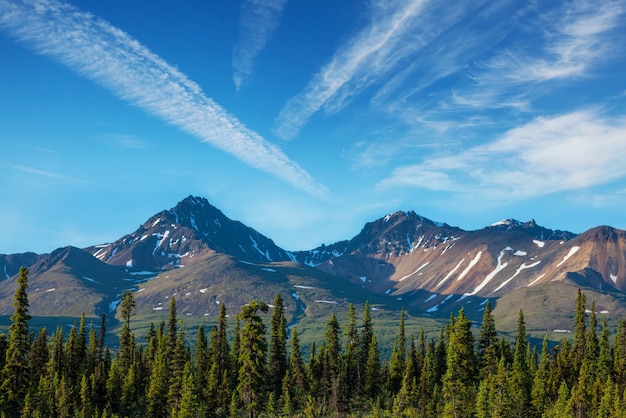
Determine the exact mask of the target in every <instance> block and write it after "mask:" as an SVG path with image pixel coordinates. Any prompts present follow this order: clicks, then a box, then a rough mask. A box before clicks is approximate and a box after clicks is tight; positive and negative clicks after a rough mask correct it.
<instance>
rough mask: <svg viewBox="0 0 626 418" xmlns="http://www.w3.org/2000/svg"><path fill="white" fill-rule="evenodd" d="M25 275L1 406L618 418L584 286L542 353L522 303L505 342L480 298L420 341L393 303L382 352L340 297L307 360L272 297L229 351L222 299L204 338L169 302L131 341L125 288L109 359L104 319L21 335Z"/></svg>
mask: <svg viewBox="0 0 626 418" xmlns="http://www.w3.org/2000/svg"><path fill="white" fill-rule="evenodd" d="M23 273H24V274H23V276H22V277H21V278H20V280H19V285H20V286H19V287H18V290H17V291H16V297H15V304H14V306H15V314H14V315H13V317H12V320H13V324H12V326H11V328H10V330H11V333H10V335H9V336H8V338H7V336H6V335H0V354H2V353H4V356H2V357H0V363H2V364H3V367H2V369H1V375H0V382H1V390H0V394H1V396H2V398H1V399H0V400H1V403H0V405H1V406H2V411H0V412H1V414H0V416H7V417H52V416H54V417H72V418H73V417H79V418H83V417H85V418H101V417H163V418H165V417H168V418H169V417H180V418H182V417H185V418H187V417H215V418H218V417H220V418H221V417H228V416H232V417H238V418H239V417H242V416H250V417H252V416H259V417H260V416H268V417H277V416H284V417H291V416H293V417H309V416H311V417H313V416H359V417H391V416H398V417H401V416H415V417H418V418H439V417H448V416H449V417H476V418H483V417H484V418H487V417H490V418H491V417H528V418H539V417H542V418H543V417H545V418H549V417H597V418H609V417H620V416H624V413H623V411H624V409H625V407H626V399H625V398H624V393H625V390H626V322H625V321H620V322H619V325H618V329H617V332H616V335H615V337H614V338H610V330H609V329H608V326H607V324H606V321H603V323H602V327H601V328H602V329H601V333H600V335H598V332H599V330H598V328H599V327H598V324H597V319H596V317H595V312H594V311H595V309H594V304H593V303H592V309H591V313H588V312H586V309H582V308H584V306H585V299H584V295H583V294H582V293H579V295H578V299H577V301H578V310H577V312H578V315H577V318H576V324H575V327H576V328H575V331H574V335H573V338H572V340H571V341H570V340H567V339H564V340H563V341H561V342H560V343H559V344H558V345H557V346H555V347H553V348H552V349H550V348H549V345H548V340H547V339H545V340H544V342H543V344H542V346H541V349H540V350H539V348H538V347H533V346H532V345H531V344H530V342H529V340H528V337H527V335H526V328H525V323H524V315H523V312H521V311H520V313H519V316H518V329H517V335H516V336H515V341H514V343H513V344H511V342H510V341H509V340H507V339H505V338H504V337H501V336H499V335H498V333H497V332H496V327H495V321H494V319H493V316H492V314H491V306H490V305H489V304H486V306H485V313H484V316H483V321H482V324H481V327H480V329H475V330H474V332H473V330H472V326H471V323H470V321H469V319H468V318H467V317H466V316H465V312H464V311H463V310H461V311H460V312H459V313H458V316H454V315H453V316H452V317H451V318H450V322H449V324H448V325H447V326H446V327H443V328H441V330H440V333H439V336H438V337H437V338H428V339H427V338H426V336H425V335H424V332H423V330H421V331H420V334H419V336H418V337H417V339H414V337H413V336H411V337H410V338H408V339H407V338H406V337H405V334H404V332H405V330H404V320H405V319H406V316H405V314H404V313H403V314H402V316H401V318H400V320H399V326H398V330H397V333H396V335H395V341H394V349H393V351H392V353H391V354H390V355H389V357H388V358H382V357H381V352H380V351H379V336H377V335H376V332H375V330H374V328H373V326H372V323H371V317H370V310H369V307H367V309H366V310H365V311H364V312H363V318H362V322H361V323H362V325H361V326H360V327H357V325H356V324H357V323H358V322H359V321H358V319H357V317H356V313H355V310H354V308H353V307H351V309H350V310H349V313H348V315H347V317H343V318H338V317H337V315H335V314H331V315H330V319H329V321H328V322H327V323H326V330H325V335H324V339H323V340H322V341H319V343H320V344H319V345H317V346H316V344H315V343H313V344H312V345H311V348H310V353H309V357H308V361H305V359H304V358H303V353H302V351H301V347H300V339H299V335H298V331H297V329H296V327H293V328H292V329H291V336H290V338H289V339H287V338H286V332H287V328H286V324H285V318H284V313H283V307H282V299H281V298H280V297H279V296H277V297H276V299H275V300H274V311H273V312H272V315H271V318H270V317H269V316H268V315H266V312H267V311H268V307H267V305H265V304H264V303H263V302H259V301H252V302H250V303H249V304H247V305H245V306H243V307H242V308H241V311H240V313H239V315H237V320H236V323H235V329H234V330H233V333H231V335H232V338H233V339H232V350H231V346H230V345H229V342H228V339H227V328H226V317H227V315H226V308H225V306H224V305H221V307H220V315H219V317H218V320H217V324H216V326H215V327H213V328H212V329H211V332H210V335H209V336H208V338H207V335H206V334H205V330H204V327H200V328H199V329H198V334H197V336H198V337H197V340H196V343H195V345H194V344H192V345H191V346H188V344H187V342H186V341H185V335H186V330H185V327H184V326H183V324H182V323H178V322H177V320H176V303H175V301H174V299H172V300H171V303H170V317H169V321H168V322H162V323H161V324H159V325H158V326H154V325H152V326H151V327H150V329H149V330H148V331H147V335H146V336H145V338H144V337H141V338H140V339H139V340H140V341H145V344H144V345H142V344H137V343H136V342H135V336H134V334H133V332H132V331H131V329H130V319H131V316H132V305H133V303H132V302H133V299H132V293H124V295H123V298H122V299H123V303H121V306H120V309H121V313H122V315H121V318H122V320H123V322H122V332H121V334H120V347H119V348H118V349H117V350H116V355H115V356H114V357H113V358H112V355H111V353H110V351H109V348H108V347H105V346H104V345H103V344H102V342H103V340H104V339H103V332H104V331H103V329H104V328H103V327H102V326H101V328H100V334H98V333H97V332H96V330H95V329H94V328H93V327H91V328H90V327H89V326H88V325H87V324H86V322H85V319H84V317H83V318H82V319H81V321H80V323H79V324H76V325H75V326H74V327H72V328H71V329H69V331H68V332H67V334H66V335H64V333H63V330H62V329H61V328H58V329H57V330H56V332H55V333H53V334H52V335H51V336H50V338H48V334H47V332H46V330H45V329H41V330H39V333H38V335H37V336H35V334H34V333H30V331H29V330H28V319H29V317H28V312H27V307H28V299H27V297H26V293H25V289H26V273H27V272H26V271H24V272H23ZM267 320H269V321H271V322H270V323H271V326H270V329H269V330H266V327H265V324H264V321H267ZM340 324H343V325H340ZM102 325H103V324H102ZM341 327H343V332H342V331H341V329H340V328H341ZM581 330H583V331H584V332H581ZM266 331H268V332H266ZM474 335H477V339H476V341H475V340H474ZM266 338H269V344H268V342H267V341H266ZM538 351H540V354H539V352H538ZM577 358H579V360H576V359H577ZM577 361H580V364H577ZM400 366H402V367H400ZM396 375H399V381H396V379H397V377H396ZM279 378H280V384H278V389H276V386H277V382H278V380H279ZM16 382H20V384H16ZM18 395H19V396H18Z"/></svg>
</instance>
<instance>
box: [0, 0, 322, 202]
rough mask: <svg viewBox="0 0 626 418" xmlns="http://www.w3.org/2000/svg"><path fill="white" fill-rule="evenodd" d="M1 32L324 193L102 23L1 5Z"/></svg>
mask: <svg viewBox="0 0 626 418" xmlns="http://www.w3.org/2000/svg"><path fill="white" fill-rule="evenodd" d="M0 30H4V31H6V32H8V33H9V34H10V35H11V36H12V37H14V38H16V39H17V40H19V41H21V42H23V43H25V44H27V45H28V46H30V47H31V48H33V49H34V50H35V51H36V52H38V53H40V54H42V55H45V56H48V57H50V58H52V59H54V60H56V61H59V62H61V63H62V64H64V65H66V66H67V67H69V68H70V69H71V70H72V71H74V72H76V73H78V74H80V75H82V76H84V77H86V78H88V79H91V80H93V81H95V82H96V83H98V84H100V85H102V86H104V87H106V88H108V89H109V90H111V91H112V92H113V93H114V94H115V95H116V96H118V97H120V98H122V99H124V100H126V101H128V102H130V103H132V104H133V105H135V106H137V107H139V108H141V109H143V110H144V111H146V112H147V113H149V114H152V115H154V116H157V117H159V118H160V119H162V120H163V121H165V122H167V123H169V124H171V125H174V126H177V127H178V128H180V129H181V130H183V131H184V132H186V133H188V134H191V135H193V136H195V137H197V138H199V139H200V140H202V141H203V142H207V143H209V144H211V145H212V146H214V147H216V148H218V149H220V150H222V151H224V152H227V153H229V154H231V155H233V156H235V157H236V158H238V159H239V160H241V161H242V162H244V163H246V164H248V165H250V166H252V167H254V168H256V169H259V170H262V171H264V172H266V173H269V174H271V175H273V176H274V177H276V178H278V179H280V180H282V181H284V182H286V183H288V184H290V185H292V186H293V187H295V188H297V189H300V190H303V191H305V192H307V193H310V194H312V195H317V196H324V195H326V194H327V193H328V191H327V189H326V187H325V186H323V185H321V184H319V183H317V182H316V181H315V180H314V179H313V178H312V177H311V176H310V175H309V174H308V173H307V172H306V171H305V170H304V169H302V168H301V167H300V166H299V165H298V164H297V163H296V162H294V161H292V160H291V159H289V158H288V157H287V155H285V154H284V152H282V150H280V148H278V147H277V146H275V145H274V144H272V143H270V142H269V141H267V140H266V139H264V138H263V137H261V136H260V135H258V134H257V133H256V132H254V131H252V130H250V129H248V128H247V127H245V126H244V125H243V124H242V123H241V122H240V121H239V120H238V119H237V118H235V117H234V116H233V115H231V114H229V113H228V112H227V111H226V110H225V109H223V108H222V107H221V106H220V105H218V104H217V103H215V102H214V101H213V100H212V99H211V98H209V97H207V96H206V95H205V94H204V92H203V91H202V89H201V88H200V86H198V85H197V84H196V83H194V82H193V81H191V80H190V79H188V78H187V77H186V76H185V75H184V74H183V73H182V72H180V71H179V70H177V69H176V68H174V67H173V66H171V65H170V64H168V63H167V62H165V61H164V60H163V59H162V58H160V57H158V56H157V55H155V54H153V53H152V52H151V51H150V50H148V49H147V48H146V47H144V46H143V45H141V44H140V43H139V41H137V40H136V39H134V38H132V37H131V36H130V35H128V34H127V33H125V32H124V31H122V30H120V29H118V28H116V27H114V26H112V25H111V24H109V23H108V22H106V21H104V20H102V19H100V18H98V17H96V16H94V15H92V14H90V13H87V12H83V11H80V10H78V9H77V8H75V7H74V6H72V5H69V4H66V3H63V2H60V1H57V0H34V1H7V0H2V1H0Z"/></svg>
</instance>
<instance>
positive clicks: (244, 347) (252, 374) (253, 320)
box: [237, 300, 268, 418]
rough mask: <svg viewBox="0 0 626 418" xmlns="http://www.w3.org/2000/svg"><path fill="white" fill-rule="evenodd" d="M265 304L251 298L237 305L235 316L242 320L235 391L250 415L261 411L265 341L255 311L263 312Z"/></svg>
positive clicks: (264, 369)
mask: <svg viewBox="0 0 626 418" xmlns="http://www.w3.org/2000/svg"><path fill="white" fill-rule="evenodd" d="M267 310H268V307H267V305H266V304H265V303H263V302H260V301H256V300H253V301H251V302H250V303H248V304H247V305H244V306H243V307H242V308H241V311H240V313H239V315H238V317H239V320H240V321H241V322H243V324H244V325H243V328H242V329H241V346H240V348H239V364H240V368H239V384H238V386H237V393H238V394H239V397H240V400H241V404H242V405H243V408H244V410H245V411H246V413H247V415H248V416H249V417H250V418H253V417H254V416H255V415H256V414H257V413H259V412H260V411H262V410H263V402H264V399H265V393H266V389H267V387H266V383H267V360H266V355H267V342H266V341H265V325H264V324H263V321H262V320H261V317H260V316H259V314H258V311H261V312H267Z"/></svg>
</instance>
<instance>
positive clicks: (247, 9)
mask: <svg viewBox="0 0 626 418" xmlns="http://www.w3.org/2000/svg"><path fill="white" fill-rule="evenodd" d="M286 3H287V0H264V1H261V0H245V1H244V2H243V3H242V5H241V17H240V18H239V38H238V40H237V43H236V44H235V46H234V48H233V70H234V72H233V82H234V83H235V87H236V88H237V90H239V89H240V88H241V86H242V85H243V84H244V83H245V82H246V81H247V79H248V78H249V77H250V75H251V74H252V72H253V70H254V61H255V60H256V58H257V56H258V55H259V54H260V53H261V51H262V50H263V48H264V47H265V44H266V43H267V41H268V39H269V38H270V36H272V34H273V32H274V31H275V30H276V28H277V27H278V20H279V18H280V15H281V14H282V11H283V9H284V7H285V4H286Z"/></svg>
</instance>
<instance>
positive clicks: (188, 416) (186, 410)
mask: <svg viewBox="0 0 626 418" xmlns="http://www.w3.org/2000/svg"><path fill="white" fill-rule="evenodd" d="M196 392H197V390H196V380H195V377H194V375H193V370H192V367H191V362H189V361H188V362H186V363H185V367H184V369H183V384H182V388H181V395H180V404H179V405H178V408H177V411H176V413H172V415H173V416H174V417H175V418H195V417H200V416H202V415H200V413H199V410H198V408H199V402H198V397H197V394H196Z"/></svg>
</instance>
